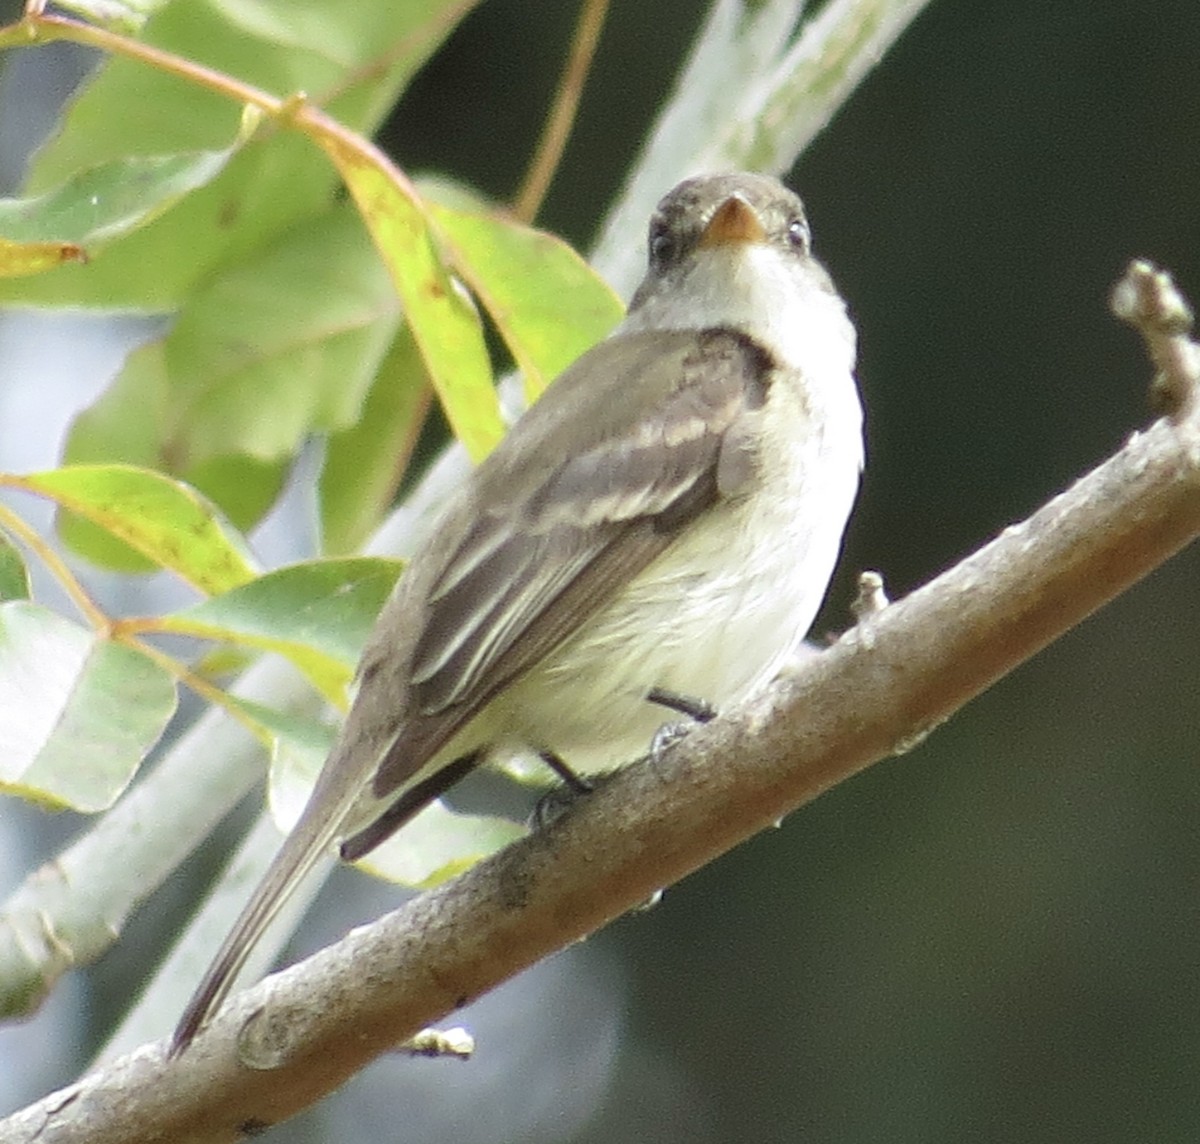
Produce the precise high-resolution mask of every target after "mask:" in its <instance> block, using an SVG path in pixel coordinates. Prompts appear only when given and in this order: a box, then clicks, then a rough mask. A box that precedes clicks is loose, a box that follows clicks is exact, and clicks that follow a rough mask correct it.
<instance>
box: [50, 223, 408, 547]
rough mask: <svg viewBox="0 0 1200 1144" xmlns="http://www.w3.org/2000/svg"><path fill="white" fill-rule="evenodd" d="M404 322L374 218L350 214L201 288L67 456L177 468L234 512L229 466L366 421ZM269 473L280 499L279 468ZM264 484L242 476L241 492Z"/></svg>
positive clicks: (126, 373) (93, 414)
mask: <svg viewBox="0 0 1200 1144" xmlns="http://www.w3.org/2000/svg"><path fill="white" fill-rule="evenodd" d="M399 321H400V317H399V307H398V304H397V300H396V297H395V293H394V291H393V289H392V285H391V282H390V280H389V278H388V276H387V273H386V271H385V270H384V268H383V267H382V265H381V264H380V262H379V257H378V255H377V254H376V252H375V250H374V248H373V247H372V245H371V243H370V240H369V239H368V237H367V235H366V232H365V231H364V229H363V226H362V223H361V222H360V221H359V219H358V217H357V215H356V214H355V213H354V211H353V210H352V209H351V208H350V207H349V206H348V205H341V206H338V207H337V208H335V209H333V210H330V211H329V212H327V213H326V214H325V215H324V216H323V217H321V218H320V219H315V220H311V221H310V222H309V223H307V224H306V225H305V226H304V227H302V228H300V229H299V230H297V231H296V232H294V233H290V234H287V235H283V236H280V238H279V239H278V240H277V241H275V242H274V243H272V244H271V245H270V246H269V247H268V248H266V249H264V250H261V251H259V252H258V253H257V254H256V255H255V257H254V258H252V259H250V260H248V261H247V262H245V263H242V264H238V265H233V266H230V267H229V268H228V269H226V270H225V271H224V272H223V273H221V274H219V275H217V276H216V277H215V278H214V279H213V281H212V282H211V283H209V284H208V285H206V286H205V287H204V288H203V289H202V290H200V291H198V292H197V293H196V294H195V295H194V296H193V298H192V301H191V302H190V304H189V305H188V307H187V309H186V310H185V311H184V312H183V314H182V315H181V316H180V318H179V320H178V321H177V322H176V323H175V324H174V326H173V327H172V328H171V329H170V331H169V332H168V333H167V334H166V335H165V336H164V337H163V338H162V339H160V340H159V341H157V342H154V343H150V344H148V345H145V346H142V347H140V348H139V349H138V350H136V351H135V352H134V353H133V354H131V355H130V357H129V359H128V360H127V362H126V365H125V367H124V368H123V369H122V371H121V373H120V374H119V375H118V377H117V379H116V380H115V381H114V383H113V384H112V385H111V387H110V388H109V389H108V391H107V392H106V393H105V394H104V395H103V396H102V397H101V398H100V399H99V400H98V401H97V402H96V403H95V404H94V405H93V406H92V407H91V408H90V409H88V410H86V411H85V412H84V413H82V414H81V415H80V416H79V417H78V418H77V419H76V421H75V423H74V424H73V425H72V427H71V431H70V434H69V437H68V441H67V448H66V455H67V457H68V458H69V459H70V460H72V461H82V460H99V459H111V458H118V459H122V460H126V459H128V460H133V461H137V462H139V463H142V464H152V465H154V466H155V467H162V468H166V469H168V470H170V471H171V472H174V473H175V474H177V475H179V476H186V478H187V479H188V480H190V481H192V482H193V483H195V484H197V485H199V486H200V487H202V488H205V489H206V491H209V492H210V493H211V494H212V495H213V497H214V499H217V500H218V501H219V503H221V504H222V505H226V504H227V502H226V500H225V499H224V498H223V497H220V496H218V494H217V493H216V491H215V488H216V485H217V484H219V483H220V482H221V480H222V478H221V473H220V470H221V468H222V467H223V466H224V465H225V464H226V463H229V464H233V465H235V466H239V467H241V458H246V459H249V460H250V461H252V462H257V463H259V464H261V465H265V466H275V465H278V464H280V463H285V462H288V461H290V459H291V458H292V457H293V456H294V454H295V453H296V452H297V450H298V449H299V447H300V445H301V443H302V442H303V441H304V440H305V438H307V437H308V436H310V435H311V434H313V433H316V432H327V431H331V430H339V429H344V428H346V427H347V426H348V425H350V424H352V423H353V422H354V421H355V420H356V419H357V418H358V416H359V414H360V412H361V408H362V403H363V401H364V398H365V394H366V391H367V388H368V386H369V385H370V383H371V380H372V378H373V377H374V376H375V373H376V371H377V370H378V368H379V362H380V361H381V359H382V358H383V356H384V354H385V353H386V351H387V348H388V346H389V344H390V343H391V341H392V339H393V337H394V334H395V330H396V327H397V325H398V324H399ZM201 471H203V477H201V475H200V473H201ZM264 473H265V474H266V476H265V479H266V480H267V481H268V483H269V484H270V486H271V492H272V494H273V493H274V491H275V488H276V487H277V476H276V472H275V470H274V469H273V468H271V469H267V470H264ZM254 477H255V474H254V473H253V472H246V471H235V481H234V482H233V487H232V489H231V490H230V491H233V492H236V491H237V490H238V488H239V486H241V487H243V488H244V487H245V486H244V482H246V481H248V480H253V479H254ZM242 495H243V503H245V497H244V493H243V494H242ZM269 503H270V500H269V499H266V500H265V501H264V500H262V498H260V499H259V504H260V505H261V509H265V507H266V506H267V505H268V504H269ZM261 509H260V511H261ZM231 511H232V510H231ZM237 519H238V522H239V523H240V524H242V525H243V526H247V525H248V524H249V523H250V522H252V521H254V520H256V519H257V516H252V515H249V514H240V513H239V515H238V517H237Z"/></svg>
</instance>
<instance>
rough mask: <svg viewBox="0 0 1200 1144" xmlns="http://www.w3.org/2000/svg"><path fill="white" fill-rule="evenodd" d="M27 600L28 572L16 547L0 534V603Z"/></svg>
mask: <svg viewBox="0 0 1200 1144" xmlns="http://www.w3.org/2000/svg"><path fill="white" fill-rule="evenodd" d="M27 599H29V570H28V569H27V568H26V567H25V561H24V560H22V559H21V553H20V551H18V549H17V546H16V545H15V544H13V542H12V541H11V540H9V539H8V537H7V536H5V535H4V533H2V532H0V601H3V600H27Z"/></svg>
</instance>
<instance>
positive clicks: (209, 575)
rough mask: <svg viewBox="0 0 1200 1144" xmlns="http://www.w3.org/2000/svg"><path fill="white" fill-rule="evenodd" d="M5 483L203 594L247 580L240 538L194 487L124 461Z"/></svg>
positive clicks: (247, 561) (250, 563) (249, 562)
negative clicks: (70, 515)
mask: <svg viewBox="0 0 1200 1144" xmlns="http://www.w3.org/2000/svg"><path fill="white" fill-rule="evenodd" d="M5 483H6V484H8V485H11V486H12V487H14V488H20V489H25V490H26V491H28V492H32V493H40V494H41V495H43V496H47V497H49V498H50V499H51V500H53V501H55V502H56V503H57V504H58V505H59V506H60V507H61V508H64V509H66V510H68V511H69V512H71V513H74V514H77V515H78V516H80V517H82V518H84V519H85V520H86V521H88V522H89V523H91V524H92V525H95V526H97V527H99V528H101V529H103V530H104V531H105V532H106V533H108V534H110V535H111V536H112V537H115V538H116V539H117V540H119V541H121V542H123V543H124V544H127V545H128V546H129V547H130V548H132V549H134V550H135V551H136V552H137V553H139V554H140V555H141V556H143V557H144V558H145V559H146V560H147V561H149V562H150V565H152V566H157V567H160V568H166V569H169V570H170V571H172V572H175V573H176V574H177V575H179V576H180V577H182V578H183V579H184V580H186V581H187V582H188V583H189V584H191V585H193V586H194V587H195V588H197V589H199V590H200V591H201V592H204V593H205V594H206V595H211V594H213V593H216V592H224V591H228V590H229V589H230V588H234V587H237V585H239V584H244V583H246V581H248V580H252V579H253V578H254V576H255V573H256V566H255V562H254V559H253V557H252V556H251V554H250V551H249V548H248V547H247V546H246V543H245V541H244V540H243V539H242V537H241V536H240V535H239V534H238V533H237V531H236V530H235V529H234V528H233V527H232V526H231V525H230V524H229V522H228V521H227V520H226V519H225V518H224V517H223V516H222V514H221V512H220V510H219V509H217V507H216V506H215V505H214V504H212V503H211V502H210V501H208V500H207V499H206V498H204V497H203V496H201V495H200V494H199V493H198V492H196V490H195V489H193V488H190V487H188V486H187V485H185V484H183V483H182V482H180V481H175V480H172V479H171V478H170V477H165V476H163V475H162V474H161V473H155V472H151V471H150V470H148V469H137V468H133V467H132V466H128V465H69V466H67V467H65V468H61V469H50V470H48V471H46V472H42V473H32V474H30V475H29V476H24V477H15V476H9V477H6V478H5Z"/></svg>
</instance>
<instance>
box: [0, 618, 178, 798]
mask: <svg viewBox="0 0 1200 1144" xmlns="http://www.w3.org/2000/svg"><path fill="white" fill-rule="evenodd" d="M175 703H176V691H175V683H174V680H172V678H171V677H170V675H168V674H167V673H166V672H165V671H164V670H163V669H162V668H160V667H159V666H158V665H157V664H155V663H154V662H153V661H152V660H151V659H149V658H147V657H146V656H144V655H142V654H141V653H140V652H137V651H134V650H133V649H131V648H128V647H124V646H122V645H120V644H117V643H113V642H112V641H110V640H107V639H105V638H103V637H102V636H100V635H97V634H96V633H95V632H89V631H87V630H85V629H84V628H81V627H78V626H77V625H75V624H72V623H70V622H68V621H67V620H64V619H63V618H62V617H61V616H57V615H55V614H54V613H53V612H50V611H47V610H46V609H45V608H41V607H38V606H37V605H35V604H30V603H28V602H26V601H23V600H16V601H10V602H9V603H6V604H0V727H3V728H4V750H3V751H0V786H3V787H5V788H7V789H8V790H10V791H12V792H14V793H16V794H20V795H23V796H25V797H27V798H33V799H36V800H38V801H41V802H46V803H49V804H51V805H55V806H63V807H70V808H72V809H74V810H79V811H84V812H86V813H91V812H95V811H99V810H104V809H105V808H106V807H109V806H111V805H112V804H113V802H114V801H115V800H116V799H117V797H118V796H119V795H120V793H121V792H122V791H123V790H124V789H125V787H126V786H127V785H128V783H129V780H130V779H131V778H132V777H133V775H134V773H135V772H136V771H137V768H138V766H139V765H140V763H141V761H142V759H143V758H145V756H146V753H147V752H148V751H149V750H150V748H151V747H153V746H154V744H155V743H156V742H157V741H158V739H159V737H160V736H161V735H162V732H163V729H164V728H165V727H166V725H167V721H168V720H169V719H170V718H171V715H172V714H173V713H174V711H175Z"/></svg>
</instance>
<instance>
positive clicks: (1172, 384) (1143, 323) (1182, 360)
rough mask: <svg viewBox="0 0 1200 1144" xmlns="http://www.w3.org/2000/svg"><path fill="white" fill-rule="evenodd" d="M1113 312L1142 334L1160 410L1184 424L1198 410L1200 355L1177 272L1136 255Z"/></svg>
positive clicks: (1118, 289)
mask: <svg viewBox="0 0 1200 1144" xmlns="http://www.w3.org/2000/svg"><path fill="white" fill-rule="evenodd" d="M1110 305H1111V307H1112V312H1113V313H1114V314H1115V315H1116V316H1117V317H1118V318H1120V319H1121V320H1122V321H1123V322H1128V323H1129V324H1130V325H1131V326H1133V327H1134V329H1136V330H1137V331H1138V333H1139V334H1141V335H1142V339H1143V341H1145V343H1146V352H1147V353H1148V354H1149V355H1150V360H1151V361H1152V362H1153V363H1154V366H1155V369H1156V370H1157V371H1158V372H1157V374H1156V375H1155V377H1154V380H1153V382H1151V385H1150V399H1151V403H1152V405H1153V407H1154V411H1155V412H1156V413H1160V414H1162V415H1163V416H1165V417H1169V418H1170V419H1171V420H1172V421H1174V422H1176V423H1178V422H1179V421H1182V420H1184V419H1185V418H1186V417H1188V416H1189V415H1190V413H1191V412H1192V403H1193V402H1194V401H1195V400H1196V392H1197V389H1198V388H1200V353H1198V352H1197V347H1196V344H1195V343H1194V342H1193V341H1191V339H1190V337H1189V335H1190V334H1191V332H1192V323H1193V315H1192V308H1191V307H1190V306H1189V305H1188V303H1187V302H1186V301H1185V299H1184V297H1183V295H1182V294H1180V293H1179V290H1178V289H1177V288H1176V286H1175V283H1174V281H1173V280H1172V278H1171V275H1170V274H1168V273H1167V271H1165V270H1160V269H1159V268H1158V267H1157V266H1155V265H1154V264H1153V263H1152V262H1148V261H1146V260H1145V259H1141V258H1138V259H1134V261H1133V262H1131V263H1130V264H1129V269H1128V270H1126V271H1125V277H1124V278H1122V279H1121V280H1120V282H1118V283H1117V284H1116V286H1114V287H1113V291H1112V295H1111V297H1110Z"/></svg>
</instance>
